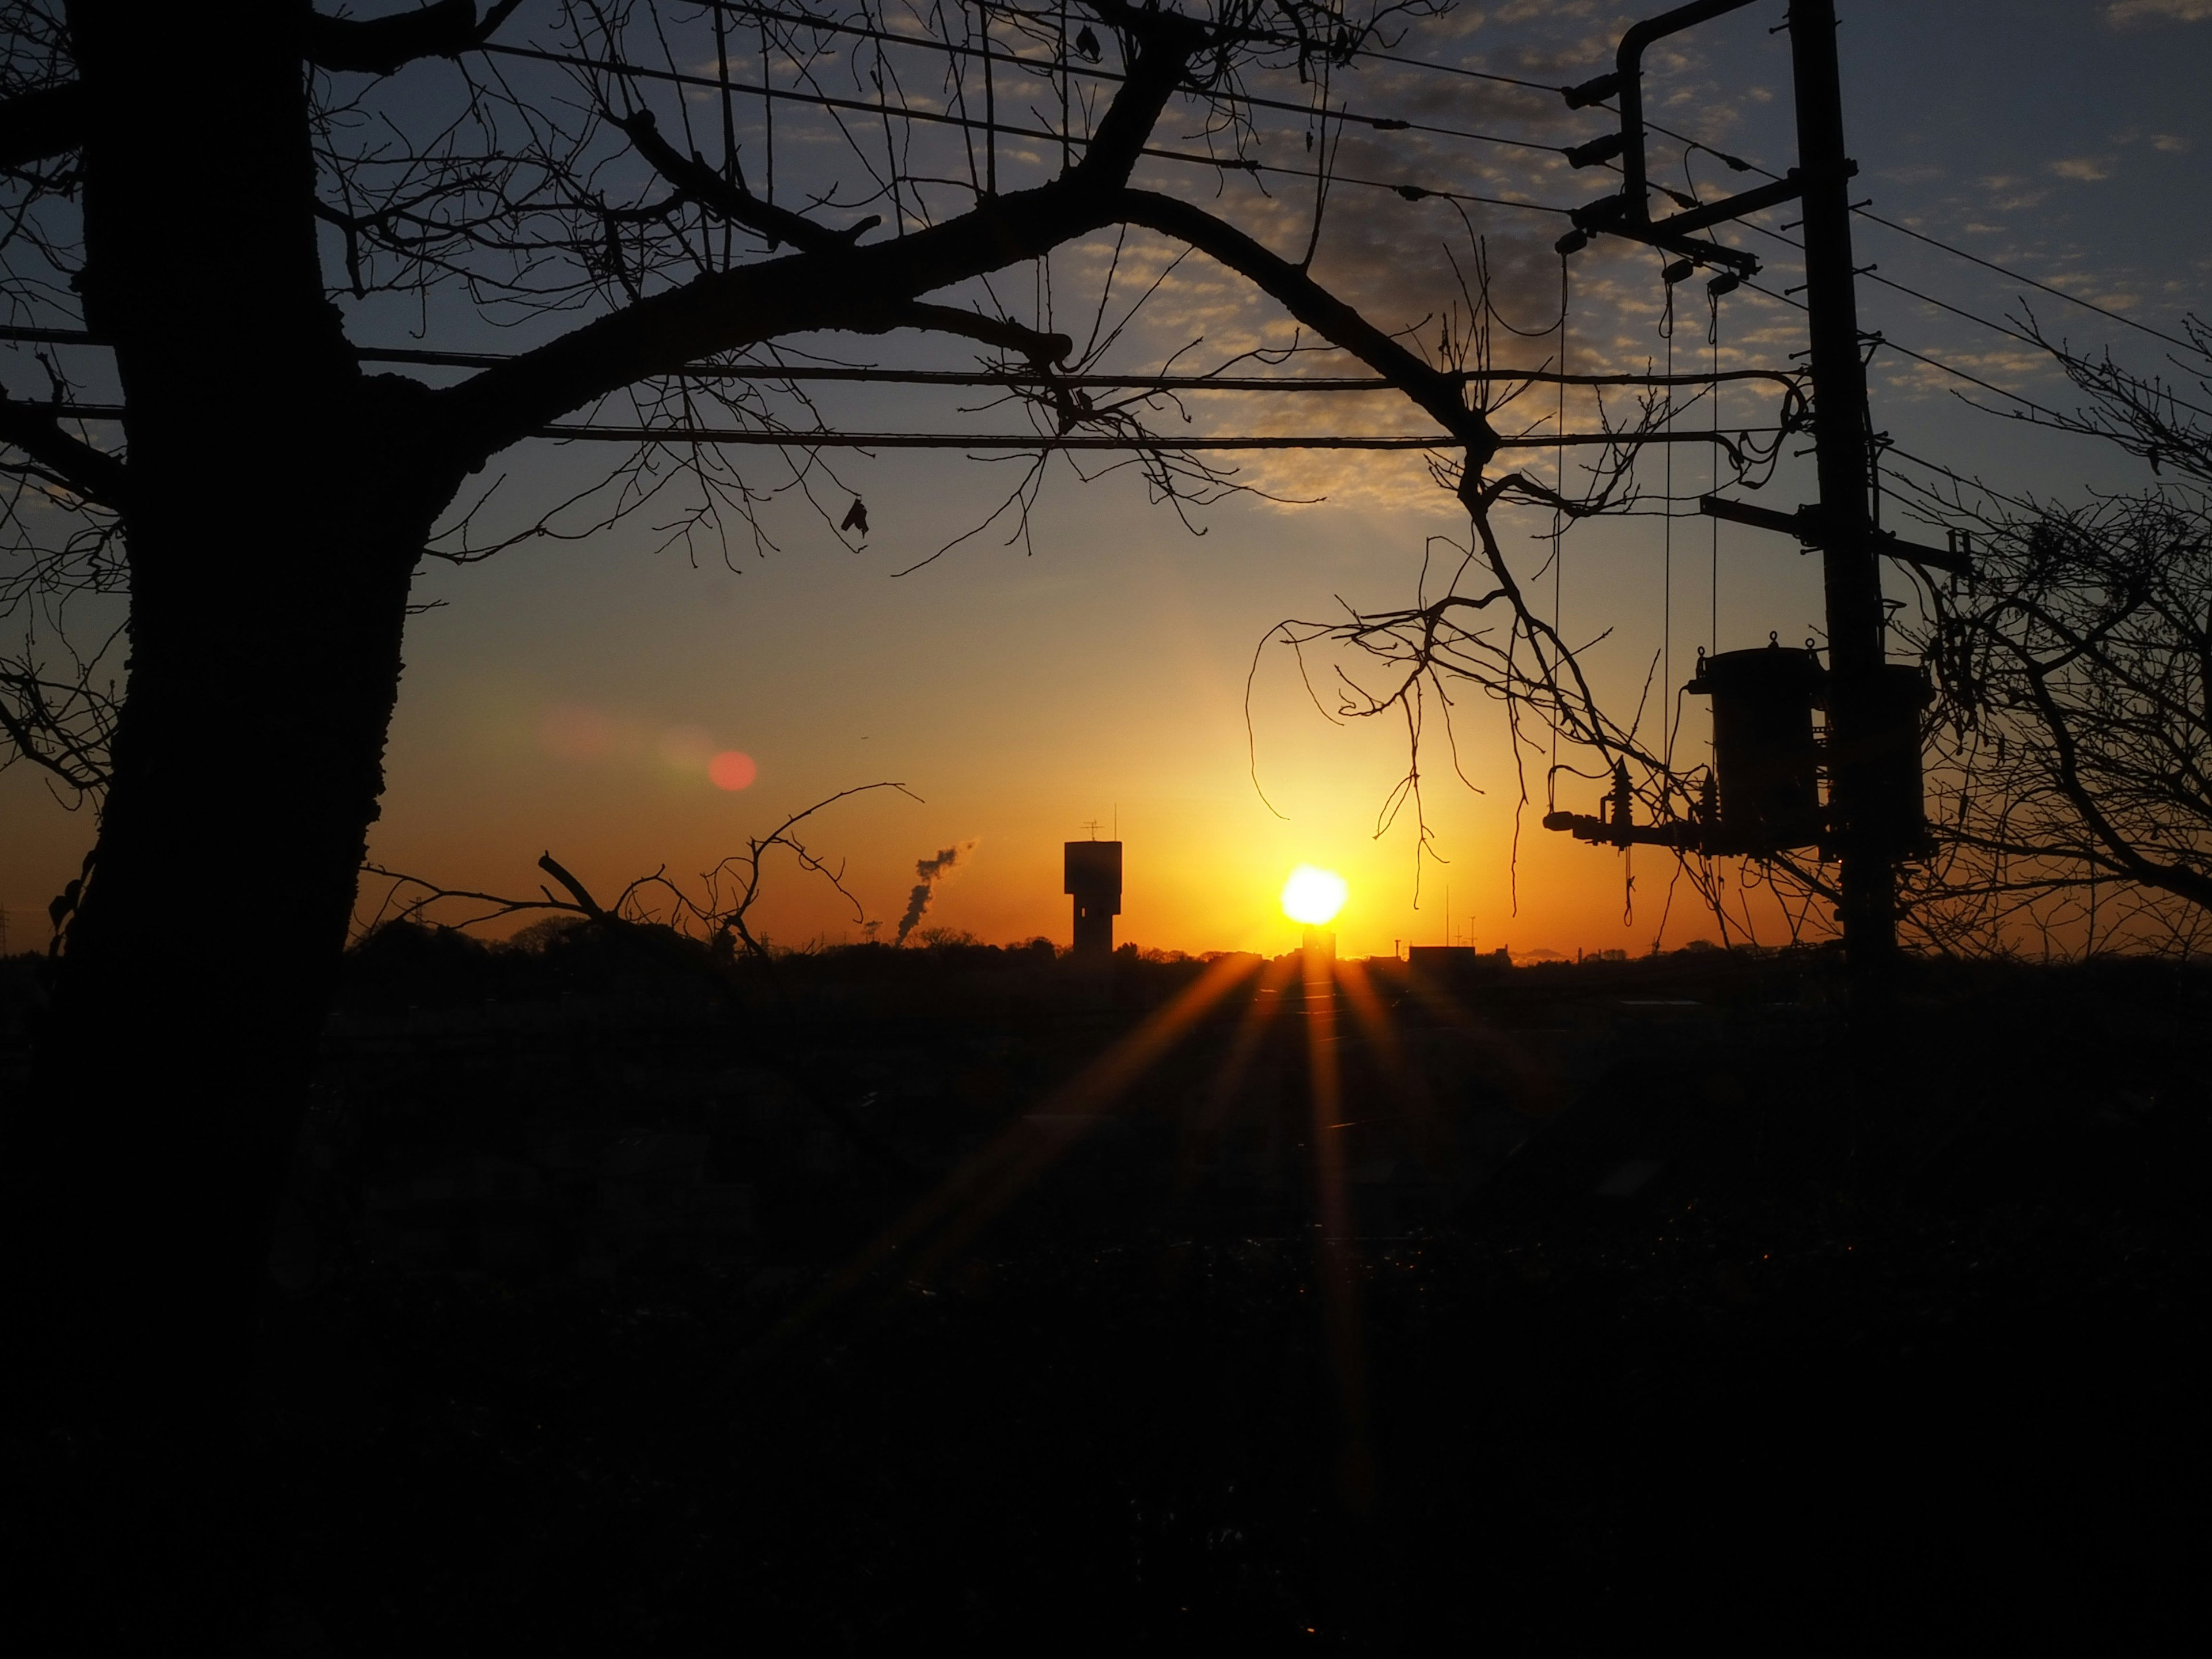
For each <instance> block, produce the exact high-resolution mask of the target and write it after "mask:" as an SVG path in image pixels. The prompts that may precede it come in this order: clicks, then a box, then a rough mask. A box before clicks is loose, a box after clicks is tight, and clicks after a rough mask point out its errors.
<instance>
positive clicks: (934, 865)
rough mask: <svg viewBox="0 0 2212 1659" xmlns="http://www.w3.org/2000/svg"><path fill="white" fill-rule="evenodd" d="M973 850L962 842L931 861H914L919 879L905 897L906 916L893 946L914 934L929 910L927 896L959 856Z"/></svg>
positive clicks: (901, 919) (900, 921) (966, 843)
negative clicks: (917, 924)
mask: <svg viewBox="0 0 2212 1659" xmlns="http://www.w3.org/2000/svg"><path fill="white" fill-rule="evenodd" d="M974 851H975V842H972V841H963V842H961V843H960V845H959V846H957V847H948V848H945V850H944V851H943V852H941V853H939V854H938V855H937V856H936V857H935V858H933V859H916V860H915V865H914V872H915V874H916V875H917V876H920V877H921V880H920V881H918V882H916V883H915V886H914V891H912V892H911V893H909V894H908V895H907V899H906V914H905V915H902V916H901V917H900V918H899V925H898V938H897V939H896V940H894V941H893V944H894V945H903V944H905V943H906V936H907V935H908V933H912V932H914V929H915V923H917V922H919V921H921V917H922V913H923V912H924V911H925V910H927V909H928V908H929V896H930V895H931V894H932V893H933V892H934V891H936V890H937V884H938V883H939V882H940V881H942V880H943V879H944V878H945V872H947V871H948V870H950V869H951V868H952V866H954V865H956V864H957V863H959V862H960V855H961V854H963V853H972V852H974Z"/></svg>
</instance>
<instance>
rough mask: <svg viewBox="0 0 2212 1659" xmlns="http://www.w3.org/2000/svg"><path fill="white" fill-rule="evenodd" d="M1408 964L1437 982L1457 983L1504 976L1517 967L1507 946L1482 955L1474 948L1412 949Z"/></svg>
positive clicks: (1407, 948)
mask: <svg viewBox="0 0 2212 1659" xmlns="http://www.w3.org/2000/svg"><path fill="white" fill-rule="evenodd" d="M1406 964H1407V967H1409V968H1413V969H1416V970H1418V971H1419V972H1421V973H1425V974H1428V975H1433V976H1434V977H1436V978H1437V979H1457V978H1463V977H1465V976H1466V975H1471V974H1502V973H1504V972H1505V971H1506V970H1507V969H1510V968H1511V967H1512V966H1513V958H1512V957H1511V956H1510V955H1509V954H1507V952H1506V951H1505V948H1504V946H1503V945H1501V946H1499V947H1498V949H1497V950H1495V951H1478V950H1476V949H1475V948H1474V946H1473V945H1408V946H1407V947H1406Z"/></svg>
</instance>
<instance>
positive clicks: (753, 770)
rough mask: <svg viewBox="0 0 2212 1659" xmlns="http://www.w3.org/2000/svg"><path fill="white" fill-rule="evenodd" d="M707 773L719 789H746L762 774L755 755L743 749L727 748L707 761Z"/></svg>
mask: <svg viewBox="0 0 2212 1659" xmlns="http://www.w3.org/2000/svg"><path fill="white" fill-rule="evenodd" d="M707 775H708V777H709V778H710V779H712V780H713V781H714V787H715V788H717V789H730V790H737V789H744V788H747V787H750V785H751V783H752V781H753V780H754V779H755V778H757V777H758V776H759V775H760V769H759V768H758V767H757V766H755V765H754V764H753V757H751V756H750V755H748V754H746V753H744V751H743V750H737V749H725V750H722V752H721V753H720V754H719V755H717V756H715V757H714V759H712V760H710V761H708V763H707Z"/></svg>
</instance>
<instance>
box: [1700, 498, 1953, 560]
mask: <svg viewBox="0 0 2212 1659" xmlns="http://www.w3.org/2000/svg"><path fill="white" fill-rule="evenodd" d="M1698 511H1699V512H1700V513H1704V514H1705V516H1706V517H1707V518H1709V519H1726V520H1728V521H1729V523H1730V524H1747V525H1749V526H1752V527H1753V529H1756V530H1773V531H1778V532H1781V533H1782V534H1783V535H1785V536H1795V537H1796V538H1797V539H1798V540H1799V541H1801V542H1802V543H1803V544H1805V545H1806V546H1807V547H1818V548H1826V547H1827V546H1828V545H1829V544H1830V542H1831V541H1832V539H1833V535H1832V531H1831V529H1830V527H1829V526H1828V524H1827V522H1826V520H1825V519H1824V518H1823V517H1822V515H1821V513H1820V508H1819V507H1799V508H1798V509H1797V510H1796V512H1795V513H1778V512H1777V511H1776V510H1775V509H1774V508H1772V507H1753V506H1752V505H1751V504H1750V503H1749V502H1748V501H1726V500H1723V498H1722V497H1720V496H1718V495H1700V496H1699V497H1698ZM1867 539H1868V541H1869V544H1870V545H1871V546H1872V547H1873V549H1874V550H1875V552H1877V553H1882V554H1887V556H1889V557H1891V558H1893V559H1902V560H1904V561H1905V562H1907V563H1909V564H1924V565H1926V566H1927V567H1928V568H1929V569H1931V570H1942V571H1945V572H1948V574H1951V575H1954V576H1971V575H1972V574H1974V566H1973V562H1972V560H1971V559H1969V558H1967V557H1966V555H1964V554H1962V553H1960V552H1958V551H1956V550H1952V549H1948V548H1942V547H1928V546H1925V545H1923V544H1921V543H1919V542H1908V541H1906V540H1905V538H1903V537H1901V536H1899V535H1898V534H1897V533H1896V532H1894V531H1889V530H1873V531H1870V532H1869V535H1868V538H1867Z"/></svg>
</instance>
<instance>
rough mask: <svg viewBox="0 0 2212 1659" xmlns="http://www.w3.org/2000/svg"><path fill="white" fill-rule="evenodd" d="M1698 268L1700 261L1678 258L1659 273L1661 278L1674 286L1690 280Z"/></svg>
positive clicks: (1670, 286)
mask: <svg viewBox="0 0 2212 1659" xmlns="http://www.w3.org/2000/svg"><path fill="white" fill-rule="evenodd" d="M1697 269H1698V262H1697V261H1696V260H1695V259H1677V260H1675V261H1674V264H1671V265H1668V267H1667V269H1666V270H1662V271H1661V272H1660V273H1659V280H1660V281H1662V282H1663V283H1666V284H1667V286H1668V287H1669V288H1672V287H1674V284H1675V283H1686V282H1688V281H1689V280H1690V278H1691V277H1692V276H1693V275H1695V274H1696V272H1697Z"/></svg>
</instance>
